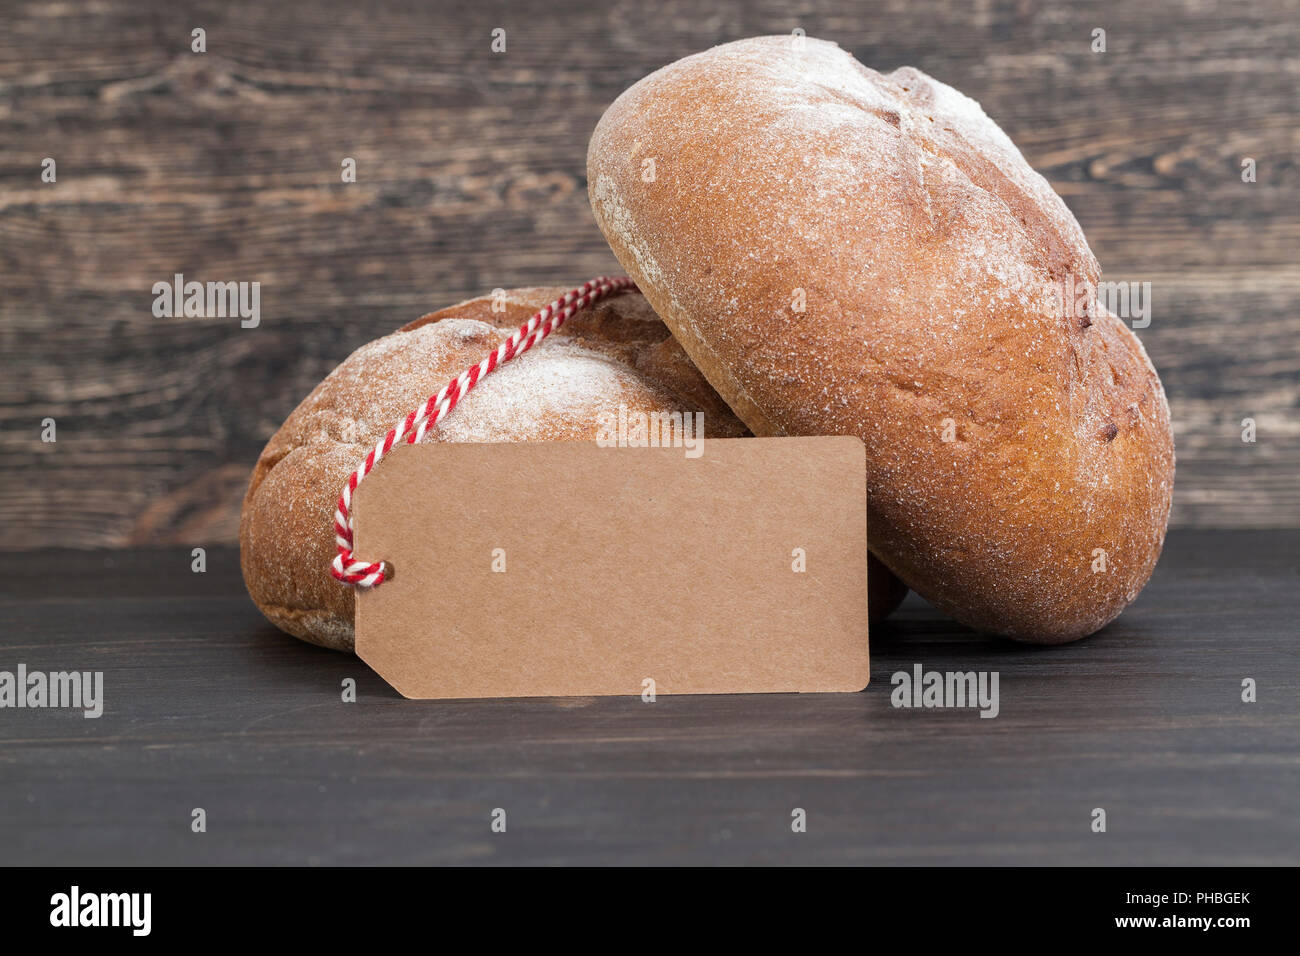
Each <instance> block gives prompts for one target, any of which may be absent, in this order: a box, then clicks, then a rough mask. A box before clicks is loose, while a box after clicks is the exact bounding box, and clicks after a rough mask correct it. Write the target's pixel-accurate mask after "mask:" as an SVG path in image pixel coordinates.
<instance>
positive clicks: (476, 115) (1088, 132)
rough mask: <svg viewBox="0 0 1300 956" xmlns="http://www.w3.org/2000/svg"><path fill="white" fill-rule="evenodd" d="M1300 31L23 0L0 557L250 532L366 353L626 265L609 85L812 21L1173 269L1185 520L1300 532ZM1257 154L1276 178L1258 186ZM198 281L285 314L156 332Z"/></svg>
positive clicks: (1152, 12) (0, 304) (1053, 10)
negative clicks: (955, 110)
mask: <svg viewBox="0 0 1300 956" xmlns="http://www.w3.org/2000/svg"><path fill="white" fill-rule="evenodd" d="M1298 14H1300V7H1298V6H1297V4H1296V3H1295V2H1294V0H1266V2H1260V3H1246V2H1240V3H1231V2H1229V3H1222V2H1209V0H1157V2H1148V3H1141V4H1132V3H1122V2H1118V0H1116V2H1105V3H1098V4H1075V3H1068V4H1066V3H1037V2H1022V0H1008V2H990V3H983V4H956V3H952V4H950V3H946V2H936V0H887V2H878V3H872V4H850V3H846V2H842V0H810V2H809V3H806V4H803V5H801V6H799V7H798V8H791V7H790V6H789V5H788V4H785V3H781V2H777V0H757V2H752V3H744V4H735V3H730V4H718V5H716V6H701V5H700V4H697V3H687V2H676V3H668V4H663V5H656V6H655V7H654V8H653V9H652V10H651V9H647V8H645V7H644V6H643V5H641V4H633V3H628V2H621V3H616V4H613V5H610V6H601V5H594V4H590V3H589V2H585V0H584V2H574V0H559V2H552V0H547V2H545V3H542V2H540V0H529V2H526V3H510V4H507V3H502V2H496V0H486V2H475V3H461V2H446V3H436V4H428V3H414V2H407V3H396V4H389V3H385V4H373V5H371V4H363V3H354V2H343V0H329V2H319V0H318V2H314V3H303V4H294V5H292V6H286V5H280V4H252V3H215V2H210V3H176V2H173V0H98V2H96V3H84V4H83V3H59V4H49V3H44V2H30V3H15V2H10V3H7V4H6V5H5V15H4V29H3V30H0V350H2V352H3V375H4V385H5V388H4V389H3V391H2V392H0V452H3V453H4V454H5V456H6V462H7V465H6V477H7V478H9V479H10V480H9V481H8V482H7V483H6V494H5V495H4V496H3V498H0V521H3V522H4V524H5V527H6V529H7V532H8V533H7V534H6V535H5V536H4V539H3V541H2V542H0V548H5V549H22V548H30V547H37V546H47V545H60V546H75V547H97V546H124V545H131V544H161V543H172V542H187V541H213V542H221V541H231V540H233V538H234V533H235V522H236V517H237V511H238V505H239V501H240V499H241V497H242V493H243V487H244V482H245V480H246V476H247V473H248V470H249V469H250V468H251V465H252V462H253V460H254V458H255V457H256V455H257V453H258V451H259V450H260V448H261V446H262V444H263V443H264V441H265V440H266V438H267V437H268V436H269V435H270V434H271V432H272V431H273V430H274V429H275V428H276V426H278V424H279V423H280V422H281V421H282V420H283V418H284V416H285V415H286V414H287V413H288V412H289V411H290V410H291V409H292V408H293V407H294V405H295V404H296V403H297V402H298V401H299V400H300V399H301V398H302V397H303V396H304V395H305V394H306V393H307V391H308V390H309V389H310V388H311V387H312V386H313V385H314V384H315V383H316V382H317V381H318V380H319V379H320V378H321V377H323V376H324V375H325V374H326V373H327V372H328V371H329V370H330V369H331V368H333V367H334V365H335V364H337V363H338V362H339V361H340V360H342V359H343V358H344V357H345V356H346V355H347V354H348V353H349V352H351V351H352V350H353V349H355V348H356V347H357V346H359V345H360V344H362V343H363V342H365V341H367V340H369V339H371V338H374V337H375V336H377V335H379V334H382V333H385V332H388V331H391V330H392V329H394V328H396V327H398V326H400V325H402V324H404V323H405V322H407V321H409V320H411V319H412V318H415V317H416V316H418V315H420V314H422V313H424V312H427V311H429V310H432V309H435V308H440V307H442V306H445V305H447V304H449V303H451V302H454V301H457V300H459V299H462V298H466V297H469V296H472V295H478V294H481V293H483V292H485V291H488V290H491V289H492V288H494V287H498V286H499V287H505V288H509V287H513V286H521V285H529V284H555V283H563V282H569V281H580V280H582V279H585V278H587V277H589V276H591V275H595V274H598V273H600V272H606V271H611V270H616V269H617V264H616V262H615V260H614V259H613V257H612V255H611V254H610V253H609V251H608V249H607V248H606V246H605V243H604V241H603V239H602V237H601V236H600V234H599V232H598V230H597V229H596V227H595V225H594V223H593V221H592V219H591V216H590V213H589V211H588V208H587V201H586V189H585V185H586V184H585V182H584V169H585V150H586V143H587V138H588V136H589V134H590V131H591V129H592V128H593V126H594V124H595V122H596V120H597V118H598V117H599V116H600V114H601V112H602V111H603V110H604V108H605V106H607V105H608V103H609V102H611V101H612V100H613V98H614V97H616V96H617V95H618V94H619V92H621V91H622V90H623V89H624V88H625V87H626V86H628V85H629V84H631V83H632V82H634V81H635V80H636V79H638V78H639V77H641V76H642V75H644V74H645V73H647V72H649V71H651V70H653V69H655V68H657V67H659V66H661V65H663V64H665V63H667V62H670V61H671V60H673V59H676V58H678V57H680V56H683V55H686V54H688V53H691V52H695V51H698V50H701V49H704V48H707V47H708V46H710V45H712V44H715V43H718V42H723V41H726V40H731V39H736V38H739V37H743V36H748V35H754V34H759V33H773V32H780V33H784V32H788V31H789V30H791V29H793V28H794V27H801V28H803V29H804V30H806V31H807V32H808V34H809V35H812V36H819V37H823V38H826V39H831V40H835V41H837V42H839V43H840V44H841V45H842V46H844V47H846V48H847V49H849V50H851V51H852V52H853V53H854V54H855V55H856V56H858V57H859V59H861V60H862V61H863V62H865V63H867V64H869V65H872V66H874V67H876V68H878V69H882V70H888V69H892V68H894V67H896V66H899V65H903V64H911V65H914V66H917V67H919V68H921V69H923V70H925V71H927V72H929V73H931V74H932V75H934V76H936V77H938V78H940V79H942V80H944V81H946V82H948V83H951V84H952V85H954V86H956V87H958V88H959V89H961V90H963V91H965V92H967V93H968V94H970V95H972V96H974V97H975V98H977V99H979V100H980V101H981V102H982V103H983V105H984V107H985V108H986V110H987V111H988V112H989V114H990V115H991V116H993V117H994V118H995V119H996V120H997V121H998V122H999V123H1001V125H1002V126H1003V127H1004V128H1005V129H1006V130H1007V132H1008V133H1009V134H1010V135H1011V136H1012V137H1013V138H1014V139H1015V140H1016V142H1017V143H1018V144H1019V145H1020V146H1021V148H1022V150H1023V151H1024V152H1025V153H1026V156H1027V157H1028V159H1029V160H1030V162H1031V163H1032V164H1033V165H1034V166H1035V167H1037V168H1038V169H1040V170H1041V171H1042V172H1043V173H1044V174H1045V175H1047V176H1048V178H1049V179H1050V180H1051V181H1052V182H1053V184H1054V185H1055V186H1056V188H1057V189H1058V190H1059V191H1060V192H1061V193H1062V195H1063V196H1064V197H1065V199H1066V201H1067V202H1068V203H1069V205H1070V206H1071V208H1072V209H1073V210H1074V211H1075V213H1076V215H1077V216H1078V218H1079V220H1080V222H1081V223H1082V224H1083V227H1084V229H1085V232H1086V233H1087V235H1088V237H1089V240H1090V242H1091V244H1092V246H1093V249H1094V251H1095V252H1096V253H1097V255H1098V258H1099V259H1100V261H1101V263H1102V265H1103V268H1104V269H1105V272H1106V276H1107V278H1110V279H1114V280H1136V281H1150V282H1151V283H1152V284H1153V294H1154V315H1153V320H1152V324H1151V326H1150V328H1148V329H1146V330H1144V331H1142V332H1141V333H1140V334H1141V336H1142V339H1143V341H1144V342H1145V344H1146V346H1147V348H1148V350H1149V352H1150V353H1151V356H1152V358H1153V360H1154V361H1155V363H1156V365H1157V367H1158V368H1159V369H1160V370H1161V373H1162V375H1163V378H1164V382H1165V385H1166V388H1167V390H1168V392H1169V396H1170V402H1171V406H1172V409H1173V414H1174V421H1175V431H1176V436H1177V443H1178V455H1179V469H1178V479H1177V486H1176V490H1175V498H1174V517H1173V521H1174V523H1175V525H1184V526H1186V525H1200V526H1268V525H1277V524H1281V525H1287V526H1297V525H1300V486H1298V483H1297V482H1296V481H1295V475H1296V472H1297V466H1300V442H1297V437H1300V419H1298V417H1297V405H1298V404H1300V266H1298V265H1297V262H1296V249H1297V247H1298V245H1300V216H1298V215H1297V211H1298V210H1297V197H1298V196H1300V169H1298V168H1297V164H1296V160H1295V156H1296V148H1297V146H1298V145H1300V122H1297V120H1298V119H1300V108H1298V107H1297V102H1298V101H1300V65H1298V63H1297V59H1296V50H1297V49H1298V48H1300V15H1298ZM196 26H202V27H203V28H204V29H205V30H206V31H207V43H208V52H207V53H205V54H202V55H199V54H194V53H191V52H189V42H190V31H191V29H193V28H194V27H196ZM1097 26H1101V27H1103V28H1105V29H1106V31H1107V44H1108V51H1107V52H1106V53H1105V54H1104V55H1098V54H1094V53H1092V52H1091V51H1090V49H1089V43H1090V36H1091V31H1092V30H1093V28H1094V27H1097ZM494 27H504V28H505V29H506V30H507V52H506V53H505V54H504V55H495V54H493V53H491V51H490V49H489V43H490V33H491V30H492V29H493V28H494ZM47 156H48V157H53V158H54V159H55V160H56V161H57V164H58V181H57V183H54V184H44V183H42V182H41V181H40V164H41V160H42V159H43V158H44V157H47ZM344 157H353V158H355V159H356V161H357V167H358V182H356V183H354V184H343V183H342V182H340V177H339V164H340V161H341V160H342V159H343V158H344ZM1243 157H1251V158H1254V159H1255V160H1256V161H1257V163H1258V170H1259V172H1258V180H1259V181H1258V182H1256V183H1254V184H1245V183H1242V182H1241V178H1240V169H1239V164H1240V161H1241V159H1242V158H1243ZM178 272H179V273H183V274H184V275H185V276H186V277H187V278H189V279H197V280H200V281H209V280H212V281H240V280H242V281H258V282H260V283H261V284H262V303H261V305H262V323H261V326H260V327H259V328H257V329H251V330H244V329H240V328H239V327H238V324H237V323H236V322H233V321H231V320H222V319H155V318H154V317H153V316H152V314H151V308H150V307H151V304H152V299H153V296H152V293H151V287H152V285H153V283H154V282H157V281H165V280H167V279H169V278H170V277H171V276H172V275H173V274H175V273H178ZM432 384H433V385H435V386H436V385H437V384H440V383H432ZM47 416H50V417H54V418H55V419H56V420H57V421H58V423H59V441H58V442H57V443H56V444H54V445H46V444H43V443H41V441H40V439H39V435H40V422H41V420H42V419H43V418H45V417H47ZM1245 417H1253V418H1254V419H1255V420H1256V421H1257V423H1258V428H1259V441H1258V443H1256V444H1254V445H1245V444H1243V443H1242V442H1241V440H1240V428H1241V424H1240V423H1241V420H1242V419H1243V418H1245Z"/></svg>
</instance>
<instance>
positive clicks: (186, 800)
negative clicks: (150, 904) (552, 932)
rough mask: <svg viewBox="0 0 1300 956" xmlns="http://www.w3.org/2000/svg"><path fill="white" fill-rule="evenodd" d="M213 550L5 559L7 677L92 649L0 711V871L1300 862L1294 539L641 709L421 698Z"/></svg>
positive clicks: (1180, 535)
mask: <svg viewBox="0 0 1300 956" xmlns="http://www.w3.org/2000/svg"><path fill="white" fill-rule="evenodd" d="M208 559H209V564H208V571H207V572H206V573H205V574H194V573H192V572H191V571H190V557H189V551H188V549H184V548H170V549H131V550H123V551H119V552H116V553H111V552H98V553H93V552H84V551H72V552H66V551H64V552H59V551H55V552H40V553H35V554H27V555H19V554H7V555H0V670H12V669H13V668H15V667H16V665H17V664H18V663H19V662H23V663H25V664H27V666H28V667H29V668H31V669H33V670H45V671H54V670H63V669H71V668H75V669H80V670H102V671H103V672H104V681H105V691H104V696H105V699H106V702H105V710H104V714H103V716H102V717H100V718H98V719H91V720H88V719H85V718H84V717H83V716H82V715H81V713H80V712H71V711H67V710H0V865H3V864H19V863H26V864H30V863H44V864H64V865H76V866H82V865H92V864H115V863H116V864H122V863H170V864H182V865H185V864H264V863H308V864H326V863H407V864H430V863H487V864H499V863H546V864H555V863H597V864H601V863H647V864H672V863H676V864H680V863H704V864H709V863H854V864H857V863H878V864H883V863H904V864H927V863H928V864H1007V865H1018V864H1065V863H1083V864H1124V865H1130V864H1134V865H1136V864H1146V865H1166V864H1195V865H1228V864H1242V865H1253V864H1289V865H1295V864H1297V863H1300V822H1298V821H1297V817H1296V813H1295V796H1296V793H1297V792H1298V791H1300V756H1297V755H1298V754H1300V666H1297V665H1298V664H1300V659H1298V658H1300V654H1297V645H1296V642H1295V638H1296V633H1295V632H1296V627H1295V611H1294V606H1295V594H1296V591H1297V585H1298V584H1300V581H1298V580H1297V577H1298V576H1300V534H1298V533H1297V532H1295V531H1238V532H1228V531H1214V530H1176V531H1174V532H1173V533H1172V534H1171V536H1170V539H1169V542H1168V545H1167V547H1166V554H1165V557H1164V559H1163V560H1162V561H1161V563H1160V565H1159V567H1158V568H1157V569H1156V573H1155V577H1154V578H1153V580H1152V582H1151V584H1150V585H1149V586H1148V587H1147V589H1146V590H1145V591H1144V592H1143V593H1142V595H1141V596H1140V597H1139V599H1138V601H1137V603H1136V604H1135V605H1134V606H1133V607H1132V608H1130V609H1129V610H1128V611H1127V612H1126V613H1125V614H1124V615H1123V616H1122V617H1121V618H1120V619H1119V620H1118V621H1117V622H1116V623H1115V624H1113V625H1111V626H1110V627H1108V628H1106V629H1105V630H1103V631H1102V632H1101V633H1099V634H1097V635H1095V636H1093V637H1091V638H1088V639H1087V640H1084V641H1081V642H1079V643H1076V644H1072V645H1067V646H1064V647H1056V648H1041V647H1028V646H1023V645H1017V644H1014V643H1011V642H1007V641H1001V640H996V639H990V638H985V637H982V636H979V635H977V634H974V633H972V632H970V631H968V630H965V629H964V628H961V627H959V626H956V625H954V624H953V623H951V622H950V621H948V620H946V619H945V618H943V617H942V616H940V615H938V614H937V613H936V612H934V611H933V610H931V609H930V608H929V607H928V606H926V605H925V604H924V603H923V602H921V601H920V600H919V599H918V598H916V596H915V595H912V596H910V597H909V598H908V601H907V603H906V604H905V605H904V607H903V608H902V610H901V611H900V612H899V614H898V615H897V616H896V617H895V618H894V619H893V620H892V621H891V622H890V623H889V624H887V625H885V626H882V627H879V628H877V630H876V631H875V632H874V633H873V635H872V647H871V652H872V684H871V686H870V687H868V689H867V690H866V691H865V692H863V693H859V694H830V695H784V694H782V695H731V696H717V697H660V698H659V699H658V701H656V702H655V703H653V704H647V703H642V702H641V700H640V699H639V698H636V697H627V698H599V699H597V698H574V699H529V700H480V701H443V702H417V701H406V700H403V699H401V698H400V697H399V696H398V695H397V693H396V692H395V691H393V690H391V689H390V688H389V687H388V686H387V685H385V684H384V683H383V682H382V681H381V680H380V679H379V678H378V677H376V676H375V675H374V674H372V673H371V672H369V671H368V670H367V669H366V667H365V666H364V665H363V664H362V663H361V662H360V661H358V660H357V659H355V658H353V657H350V656H346V655H343V654H339V653H336V652H332V651H326V650H323V649H321V648H317V647H313V646H310V645H307V644H303V643H300V642H298V641H296V640H294V639H292V638H290V637H287V636H285V635H284V634H281V633H280V632H278V631H276V630H275V629H274V628H272V627H271V626H270V625H269V624H267V623H266V622H265V621H264V620H263V619H262V617H261V616H260V615H259V613H258V612H257V610H256V608H254V606H253V605H252V603H251V601H249V599H248V597H247V595H246V594H244V592H243V587H242V583H241V581H240V576H239V570H238V560H237V555H236V554H235V552H234V551H233V550H232V549H213V550H212V551H211V552H210V553H209V555H208ZM917 663H920V664H922V665H923V666H924V667H925V668H927V669H931V668H933V669H936V670H941V671H949V670H961V671H966V670H975V671H997V672H998V673H999V675H1000V677H999V687H1000V694H999V696H1000V712H999V714H998V716H997V717H996V718H993V719H982V718H980V717H979V716H978V715H977V713H976V712H975V711H973V710H951V709H950V710H912V709H896V708H894V707H892V706H891V703H890V692H891V690H892V688H891V676H892V675H893V674H894V673H896V672H899V671H910V670H911V669H912V667H913V666H914V665H915V664H917ZM1247 677H1250V678H1253V679H1254V680H1255V681H1256V682H1257V685H1258V701H1257V702H1256V703H1253V704H1248V703H1243V702H1242V700H1241V690H1242V689H1241V682H1242V680H1243V679H1244V678H1247ZM346 678H353V679H355V680H356V683H357V690H358V699H357V702H356V703H344V702H342V700H341V691H340V688H341V684H342V681H343V680H344V679H346ZM196 807H202V808H203V809H204V810H205V811H206V814H207V832H206V833H204V834H196V833H192V832H191V830H190V820H191V812H192V811H193V809H194V808H196ZM1097 807H1101V808H1104V809H1105V810H1106V812H1107V832H1105V833H1093V832H1092V831H1091V829H1090V824H1091V822H1092V811H1093V809H1094V808H1097ZM496 808H502V809H504V810H505V811H506V814H507V817H506V819H507V830H506V832H505V833H504V834H494V833H492V832H491V830H490V827H489V824H490V816H491V814H492V812H493V811H494V810H495V809H496ZM794 808H802V809H804V810H805V811H806V813H807V820H808V829H807V832H806V833H802V834H796V833H793V832H792V831H791V826H790V824H791V813H792V811H793V809H794Z"/></svg>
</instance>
